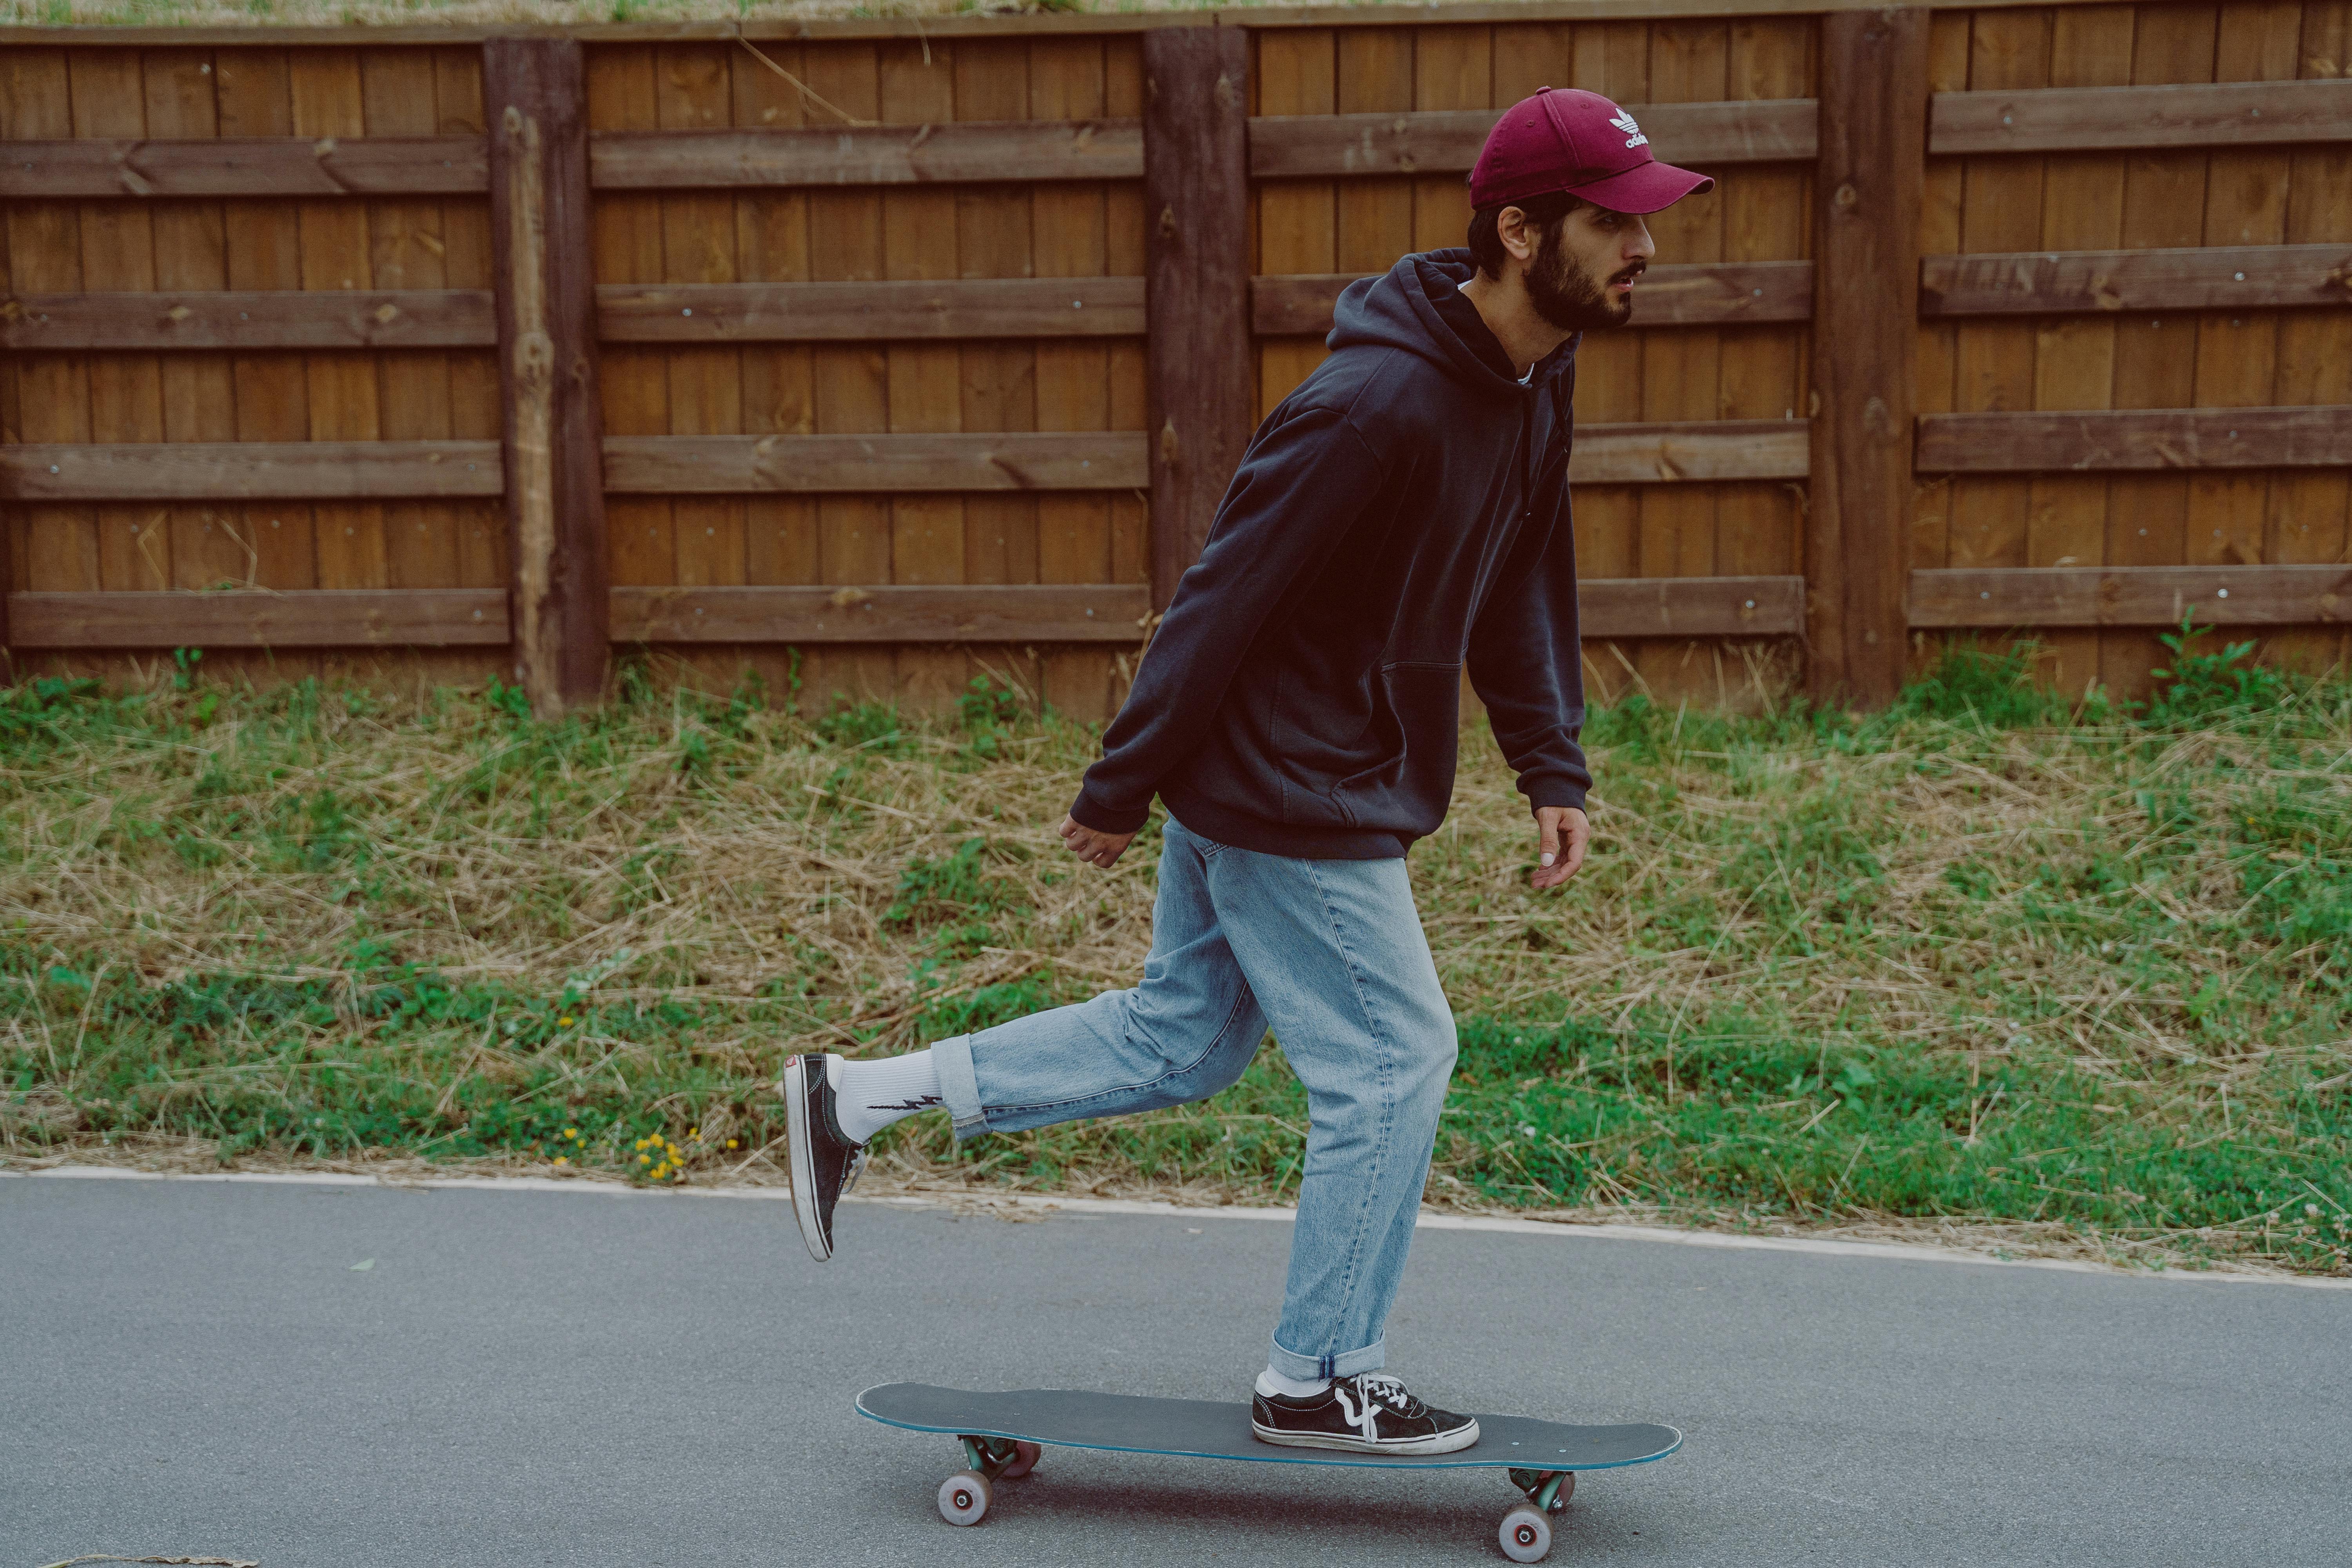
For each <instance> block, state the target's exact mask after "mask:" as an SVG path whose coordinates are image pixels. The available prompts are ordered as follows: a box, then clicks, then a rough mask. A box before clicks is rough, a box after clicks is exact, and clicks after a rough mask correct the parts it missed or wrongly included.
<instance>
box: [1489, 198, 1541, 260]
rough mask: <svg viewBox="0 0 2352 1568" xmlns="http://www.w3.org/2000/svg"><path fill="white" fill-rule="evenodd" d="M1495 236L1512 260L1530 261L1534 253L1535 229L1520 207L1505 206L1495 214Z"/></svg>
mask: <svg viewBox="0 0 2352 1568" xmlns="http://www.w3.org/2000/svg"><path fill="white" fill-rule="evenodd" d="M1495 237H1496V238H1497V239H1500V240H1501V241H1502V242H1503V249H1504V251H1505V252H1506V253H1507V254H1508V255H1509V256H1510V258H1511V259H1512V260H1514V261H1531V260H1533V259H1534V258H1535V254H1536V237H1535V229H1534V226H1532V225H1530V224H1529V223H1528V215H1527V211H1526V209H1525V208H1522V207H1505V208H1504V209H1503V210H1502V211H1501V212H1498V213H1496V215H1495Z"/></svg>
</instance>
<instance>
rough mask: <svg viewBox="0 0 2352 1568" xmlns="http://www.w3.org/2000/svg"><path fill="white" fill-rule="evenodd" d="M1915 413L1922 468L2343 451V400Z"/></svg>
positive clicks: (2220, 463)
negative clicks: (2330, 403) (2297, 404)
mask: <svg viewBox="0 0 2352 1568" xmlns="http://www.w3.org/2000/svg"><path fill="white" fill-rule="evenodd" d="M1918 423H1919V449H1918V465H1919V469H1920V471H1921V472H1923V473H1976V474H2029V473H2037V472H2051V471H2057V470H2069V471H2072V472H2075V473H2094V472H2119V471H2158V470H2164V469H2174V470H2185V469H2191V468H2333V467H2336V466H2337V465H2339V464H2341V463H2342V462H2343V461H2344V455H2345V453H2346V452H2347V451H2352V407H2344V406H2338V407H2325V408H2221V409H2206V408H2147V409H2120V410H2114V411H2102V412H2091V413H2081V412H2073V413H2070V412H2039V411H2037V412H2032V413H2015V414H1937V415H1929V416H1925V417H1923V418H1921V419H1920V420H1919V422H1918Z"/></svg>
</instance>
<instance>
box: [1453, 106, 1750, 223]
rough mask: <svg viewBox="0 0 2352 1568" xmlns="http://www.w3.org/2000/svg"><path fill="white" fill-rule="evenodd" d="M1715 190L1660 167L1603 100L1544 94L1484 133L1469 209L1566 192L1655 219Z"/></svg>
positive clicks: (1638, 132)
mask: <svg viewBox="0 0 2352 1568" xmlns="http://www.w3.org/2000/svg"><path fill="white" fill-rule="evenodd" d="M1714 185H1715V182H1714V181H1713V180H1712V179H1710V178H1708V177H1707V176H1706V175H1705V174H1694V173H1692V172H1691V171H1690V170H1688V169H1677V168H1675V166H1674V165H1673V164H1672V163H1659V162H1658V161H1657V159H1656V158H1655V157H1654V156H1653V155H1652V154H1651V152H1650V139H1649V138H1648V137H1647V136H1644V135H1643V134H1642V128H1641V127H1640V126H1639V125H1637V124H1635V123H1634V121H1633V116H1632V115H1630V114H1628V113H1626V112H1625V111H1624V110H1622V109H1620V108H1618V107H1617V105H1615V104H1613V103H1612V102H1610V101H1609V100H1607V99H1605V98H1603V97H1601V95H1600V94H1599V93H1597V92H1586V91H1583V90H1582V89H1578V88H1565V87H1547V88H1542V89H1538V91H1537V93H1536V95H1535V96H1534V97H1533V98H1523V99H1521V100H1519V101H1518V102H1517V103H1515V104H1513V105H1511V107H1510V108H1509V109H1507V110H1504V111H1503V117H1502V118H1501V119H1500V120H1498V121H1496V122H1495V129H1494V130H1493V131H1491V132H1487V135H1486V146H1485V147H1484V148H1482V149H1481V150H1480V151H1479V153H1478V163H1477V165H1476V166H1475V168H1473V169H1472V170H1471V171H1470V205H1471V207H1472V209H1473V210H1476V211H1484V210H1485V209H1486V208H1487V207H1498V206H1507V205H1510V204H1511V203H1513V202H1517V201H1524V200H1526V199H1527V198H1528V197H1529V196H1539V195H1549V194H1550V193H1551V192H1554V191H1565V192H1567V193H1568V194H1569V195H1572V196H1580V197H1582V198H1583V199H1584V200H1586V201H1589V202H1591V203H1592V204H1593V205H1595V206H1601V207H1607V208H1608V209H1609V210H1610V211H1612V212H1621V213H1654V212H1658V211H1661V210H1663V209H1664V208H1666V207H1670V206H1672V205H1675V203H1676V202H1678V201H1680V200H1682V199H1683V198H1684V197H1685V196H1687V195H1692V194H1694V193H1696V192H1698V191H1705V190H1711V189H1713V188H1714Z"/></svg>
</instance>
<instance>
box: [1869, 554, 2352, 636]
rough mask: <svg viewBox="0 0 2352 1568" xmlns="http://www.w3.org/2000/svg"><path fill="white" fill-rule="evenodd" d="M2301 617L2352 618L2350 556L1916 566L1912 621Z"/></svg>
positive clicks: (2340, 621) (2144, 622) (2305, 620)
mask: <svg viewBox="0 0 2352 1568" xmlns="http://www.w3.org/2000/svg"><path fill="white" fill-rule="evenodd" d="M2186 616H2195V618H2196V619H2197V621H2198V622H2199V623H2200V624H2201V625H2206V626H2321V625H2338V626H2341V625H2344V624H2346V623H2347V622H2352V566H2346V565H2344V564H2342V563H2334V564H2328V565H2307V566H2105V567H2101V566H2079V567H2066V566H2062V567H2022V568H2011V569H2006V570H2000V569H1996V570H1988V571H1939V572H1915V573H1913V574H1911V624H1912V625H1913V626H1938V627H1965V626H1974V627H1980V628H1984V629H1987V630H1990V629H2001V630H2007V629H2011V628H2017V629H2025V628H2030V627H2035V626H2179V625H2180V623H2181V621H2182V619H2183V618H2184V617H2186Z"/></svg>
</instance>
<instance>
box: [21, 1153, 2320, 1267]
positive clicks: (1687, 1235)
mask: <svg viewBox="0 0 2352 1568" xmlns="http://www.w3.org/2000/svg"><path fill="white" fill-rule="evenodd" d="M11 1176H15V1177H25V1178H46V1179H48V1180H53V1181H54V1180H60V1179H66V1180H80V1181H124V1182H212V1183H247V1184H256V1185H271V1186H292V1187H302V1186H308V1187H386V1188H392V1189H403V1188H406V1189H416V1188H425V1189H428V1190H432V1191H436V1192H438V1191H444V1190H446V1191H457V1192H505V1193H574V1194H595V1195H597V1196H601V1197H617V1198H664V1197H698V1198H748V1199H754V1200H761V1199H764V1200H769V1201H782V1200H788V1199H790V1198H791V1197H792V1195H793V1194H792V1189H791V1188H789V1187H695V1186H687V1187H660V1188H646V1187H632V1186H629V1185H627V1184H625V1183H621V1182H614V1181H606V1180H603V1179H601V1178H597V1177H592V1176H577V1177H562V1176H422V1177H416V1178H414V1179H410V1178H393V1179H389V1180H386V1179H380V1178H378V1177H375V1176H363V1175H356V1174H352V1173H348V1172H342V1171H318V1172H302V1171H292V1172H262V1171H218V1172H213V1171H132V1170H126V1169H123V1168H122V1167H121V1166H116V1165H50V1166H47V1167H45V1168H43V1169H40V1170H35V1171H9V1170H0V1178H5V1177H11ZM843 1201H844V1202H845V1203H852V1204H874V1205H883V1206H887V1207H892V1208H916V1209H932V1208H949V1207H953V1206H956V1205H958V1204H959V1203H964V1204H979V1205H992V1204H993V1205H1005V1206H1007V1207H1013V1208H1024V1209H1034V1210H1037V1211H1040V1212H1051V1213H1061V1214H1073V1215H1154V1216H1158V1217H1161V1218H1170V1217H1181V1218H1184V1219H1204V1218H1205V1219H1255V1220H1275V1221H1278V1222H1281V1223H1284V1224H1288V1223H1289V1222H1291V1221H1294V1220H1296V1219H1297V1217H1298V1210H1297V1208H1296V1207H1279V1208H1276V1207H1251V1206H1247V1205H1240V1204H1232V1205H1214V1206H1209V1205H1202V1206H1198V1207H1194V1206H1189V1205H1183V1204H1171V1203H1166V1202H1163V1201H1160V1200H1158V1199H1150V1198H1054V1197H1042V1196H1038V1195H1036V1194H1025V1193H1004V1194H997V1193H974V1194H970V1196H969V1197H966V1196H965V1195H963V1194H937V1195H929V1194H902V1195H899V1196H896V1197H872V1198H857V1197H852V1198H846V1199H844V1200H843ZM1419 1228H1421V1229H1423V1230H1479V1231H1491V1232H1496V1233H1498V1234H1502V1235H1508V1236H1541V1237H1553V1238H1555V1239H1562V1238H1574V1239H1579V1240H1601V1241H1648V1242H1660V1243H1664V1244H1667V1245H1670V1246H1675V1247H1718V1248H1722V1249H1725V1250H1729V1251H1741V1252H1809V1253H1812V1254H1815V1255H1817V1256H1821V1257H1827V1258H1885V1259H1888V1260H1890V1261H1894V1262H1900V1263H1975V1264H1982V1265H1985V1266H1988V1267H1990V1268H2043V1269H2057V1270H2060V1271H2062V1272H2064V1273H2069V1274H2104V1275H2107V1276H2109V1277H2111V1278H2120V1279H2195V1280H2204V1281H2211V1282H2222V1283H2229V1284H2238V1285H2296V1286H2301V1287H2304V1288H2305V1289H2315V1290H2352V1279H2315V1278H2313V1277H2310V1276H2307V1275H2295V1274H2255V1273H2249V1272H2244V1271H2239V1270H2231V1269H2221V1268H2209V1269H2188V1268H2166V1269H2155V1268H2120V1267H2117V1266H2116V1265H2113V1264H2106V1263H2093V1262H2089V1261H2087V1260H2084V1259H2080V1258H1992V1257H1988V1256H1987V1255H1985V1254H1983V1253H1979V1252H1968V1251H1963V1250H1962V1249H1960V1248H1958V1247H1937V1246H1934V1245H1931V1244H1928V1243H1925V1242H1909V1241H1837V1240H1832V1239H1830V1238H1828V1237H1801V1236H1742V1235H1739V1234H1738V1233H1736V1232H1731V1231H1720V1230H1676V1229H1674V1228H1671V1227H1669V1226H1651V1225H1612V1224H1600V1225H1572V1224H1564V1223H1561V1222H1559V1221H1557V1220H1541V1219H1509V1218H1506V1217H1503V1216H1500V1215H1454V1214H1440V1213H1433V1212H1430V1211H1427V1210H1424V1211H1423V1214H1422V1216H1421V1219H1420V1221H1419Z"/></svg>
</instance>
